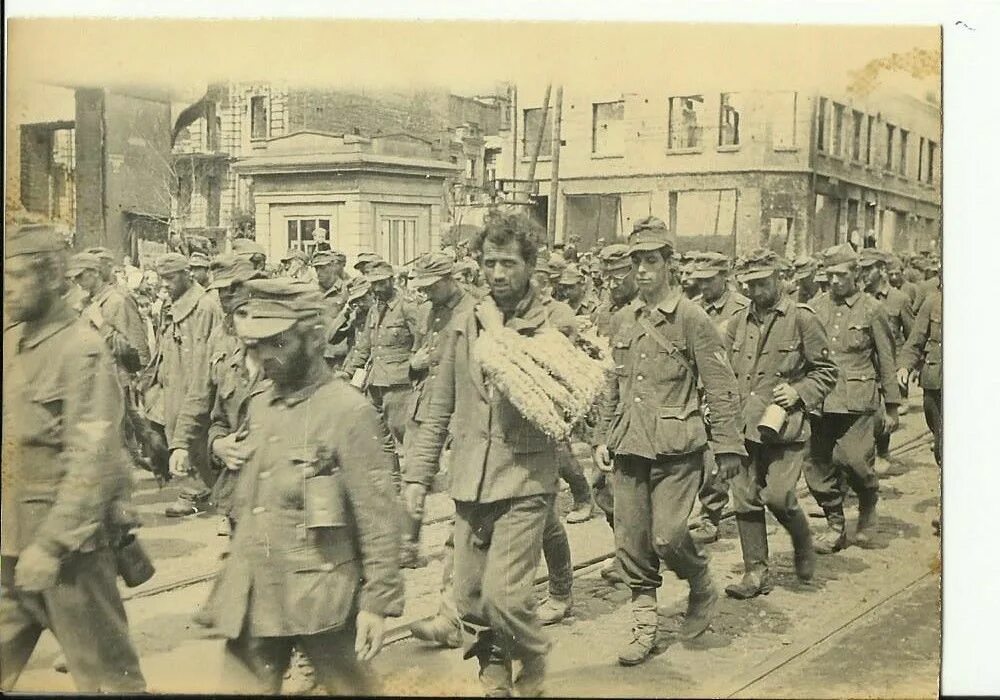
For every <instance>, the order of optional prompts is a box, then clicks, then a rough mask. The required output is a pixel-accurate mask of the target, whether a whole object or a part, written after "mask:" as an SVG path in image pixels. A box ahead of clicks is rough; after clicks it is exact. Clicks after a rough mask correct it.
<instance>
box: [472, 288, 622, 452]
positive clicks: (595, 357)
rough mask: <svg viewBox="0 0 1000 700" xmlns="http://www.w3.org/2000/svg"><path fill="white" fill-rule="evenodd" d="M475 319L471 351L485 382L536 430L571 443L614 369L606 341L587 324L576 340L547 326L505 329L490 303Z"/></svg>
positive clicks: (480, 309) (479, 309)
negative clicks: (477, 329) (479, 327)
mask: <svg viewBox="0 0 1000 700" xmlns="http://www.w3.org/2000/svg"><path fill="white" fill-rule="evenodd" d="M476 315H477V317H478V318H479V320H480V323H481V324H482V327H483V330H482V332H481V333H480V335H479V337H478V339H477V340H476V341H475V346H474V347H473V352H474V353H475V355H476V358H477V359H478V361H479V363H480V364H481V366H482V368H483V372H484V374H485V376H486V378H487V381H488V382H489V383H490V384H491V385H492V386H493V387H494V388H495V389H496V390H497V391H499V392H500V393H501V394H503V396H504V397H506V398H507V400H508V401H510V403H511V404H512V405H513V406H514V408H515V409H517V411H518V412H519V413H520V414H521V415H522V416H523V417H524V418H525V419H526V420H528V421H529V422H530V423H532V424H533V425H534V426H535V427H536V428H538V429H539V430H541V431H542V432H543V433H545V434H546V435H548V436H549V437H551V438H553V439H555V440H565V439H567V438H568V437H569V435H570V433H571V432H572V431H573V428H574V427H575V426H576V425H577V424H578V423H579V422H580V421H581V420H583V419H584V418H585V417H586V416H587V414H588V412H589V411H590V409H591V407H592V406H593V405H594V404H595V403H596V402H597V400H598V398H599V397H600V395H601V392H602V391H603V390H604V388H605V386H606V372H608V371H609V370H610V369H611V368H612V367H613V366H614V365H613V362H612V360H611V350H610V347H609V346H608V344H607V341H606V340H604V339H603V338H601V337H600V336H598V335H597V332H596V329H594V328H593V327H589V328H588V327H587V324H583V327H581V328H579V329H578V330H577V332H575V333H574V334H573V337H572V339H571V338H569V337H567V336H566V335H565V334H563V333H562V332H560V331H559V330H557V329H555V328H550V327H547V326H546V327H542V328H541V329H539V330H538V331H537V332H535V333H534V334H533V335H522V334H520V333H518V332H517V331H516V330H514V329H512V328H508V327H506V326H505V325H504V323H503V318H502V316H501V314H500V310H499V309H498V308H497V307H496V305H495V304H494V303H492V301H491V300H489V299H487V300H484V301H483V302H482V303H481V304H479V305H478V306H477V309H476ZM590 325H591V326H592V324H590Z"/></svg>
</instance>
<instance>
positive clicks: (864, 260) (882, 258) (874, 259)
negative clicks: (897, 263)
mask: <svg viewBox="0 0 1000 700" xmlns="http://www.w3.org/2000/svg"><path fill="white" fill-rule="evenodd" d="M887 262H889V259H888V258H887V257H886V255H885V253H883V252H882V251H881V250H877V249H875V248H864V249H862V251H861V255H860V256H858V265H860V266H861V267H871V266H872V265H884V264H886V263H887Z"/></svg>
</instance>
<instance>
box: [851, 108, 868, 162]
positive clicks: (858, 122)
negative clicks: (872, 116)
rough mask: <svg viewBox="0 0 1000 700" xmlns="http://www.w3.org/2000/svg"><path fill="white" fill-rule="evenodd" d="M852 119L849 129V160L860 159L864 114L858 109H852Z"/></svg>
mask: <svg viewBox="0 0 1000 700" xmlns="http://www.w3.org/2000/svg"><path fill="white" fill-rule="evenodd" d="M852 116H853V121H852V122H851V124H852V129H851V160H861V136H862V132H863V129H862V127H863V125H864V120H865V115H864V114H862V113H861V112H859V111H858V110H856V109H855V110H852Z"/></svg>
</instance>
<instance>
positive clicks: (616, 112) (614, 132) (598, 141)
mask: <svg viewBox="0 0 1000 700" xmlns="http://www.w3.org/2000/svg"><path fill="white" fill-rule="evenodd" d="M593 110H594V113H593V122H592V127H591V138H590V143H591V151H592V152H593V153H594V154H597V155H620V154H621V153H622V152H624V150H625V102H624V100H619V101H617V102H596V103H594V106H593Z"/></svg>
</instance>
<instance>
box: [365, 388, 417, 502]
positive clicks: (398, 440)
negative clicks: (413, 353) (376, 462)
mask: <svg viewBox="0 0 1000 700" xmlns="http://www.w3.org/2000/svg"><path fill="white" fill-rule="evenodd" d="M368 396H369V398H370V399H371V401H372V404H373V405H374V406H375V408H376V409H377V410H378V412H379V415H380V416H381V417H382V424H383V426H385V429H386V430H385V434H384V435H383V436H382V446H383V449H384V450H385V451H386V453H388V454H389V455H390V456H391V457H392V463H393V471H392V482H393V485H394V486H395V487H396V491H397V492H399V490H400V488H401V487H402V475H401V474H400V465H399V462H400V459H401V458H402V452H403V438H404V437H405V436H406V423H407V420H408V419H407V413H408V411H407V409H408V408H409V404H410V387H409V385H405V386H370V387H368Z"/></svg>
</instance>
